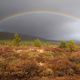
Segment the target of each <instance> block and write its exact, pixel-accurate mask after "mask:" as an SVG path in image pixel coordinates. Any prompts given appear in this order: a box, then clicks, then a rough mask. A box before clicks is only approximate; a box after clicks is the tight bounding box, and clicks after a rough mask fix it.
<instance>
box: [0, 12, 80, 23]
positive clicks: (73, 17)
mask: <svg viewBox="0 0 80 80" xmlns="http://www.w3.org/2000/svg"><path fill="white" fill-rule="evenodd" d="M46 13H47V14H55V15H60V16H64V17H67V18H71V19H73V20H77V21H80V18H78V17H75V16H71V15H70V14H65V13H60V12H54V11H30V12H23V13H18V14H15V15H12V16H9V17H6V18H4V19H2V20H1V21H0V23H2V22H4V21H7V20H9V19H12V18H14V17H19V16H23V15H30V14H46Z"/></svg>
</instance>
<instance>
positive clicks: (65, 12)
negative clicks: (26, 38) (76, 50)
mask: <svg viewBox="0 0 80 80" xmlns="http://www.w3.org/2000/svg"><path fill="white" fill-rule="evenodd" d="M0 31H6V32H17V33H22V34H26V35H31V36H37V37H42V38H45V39H49V40H70V39H73V40H80V0H0Z"/></svg>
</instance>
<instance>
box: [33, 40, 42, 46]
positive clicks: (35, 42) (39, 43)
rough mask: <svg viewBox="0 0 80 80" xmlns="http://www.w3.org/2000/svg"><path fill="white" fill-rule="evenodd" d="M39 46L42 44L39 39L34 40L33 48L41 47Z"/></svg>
mask: <svg viewBox="0 0 80 80" xmlns="http://www.w3.org/2000/svg"><path fill="white" fill-rule="evenodd" d="M41 45H42V43H41V41H40V39H36V40H34V46H36V47H41Z"/></svg>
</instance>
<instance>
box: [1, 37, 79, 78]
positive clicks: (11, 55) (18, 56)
mask: <svg viewBox="0 0 80 80" xmlns="http://www.w3.org/2000/svg"><path fill="white" fill-rule="evenodd" d="M13 44H14V45H13ZM0 80H80V46H79V45H77V44H75V43H74V42H73V41H69V42H64V41H62V42H61V43H60V44H57V45H55V44H53V43H52V42H51V43H49V42H43V41H40V40H38V39H37V40H34V41H26V42H20V39H18V38H17V41H16V40H14V42H13V41H0Z"/></svg>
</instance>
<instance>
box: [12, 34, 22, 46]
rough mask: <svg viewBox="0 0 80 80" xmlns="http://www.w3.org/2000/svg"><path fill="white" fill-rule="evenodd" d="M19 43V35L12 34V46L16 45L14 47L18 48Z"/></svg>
mask: <svg viewBox="0 0 80 80" xmlns="http://www.w3.org/2000/svg"><path fill="white" fill-rule="evenodd" d="M20 42H21V37H20V35H19V34H17V33H15V34H14V39H13V44H14V45H16V46H19V44H20Z"/></svg>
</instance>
